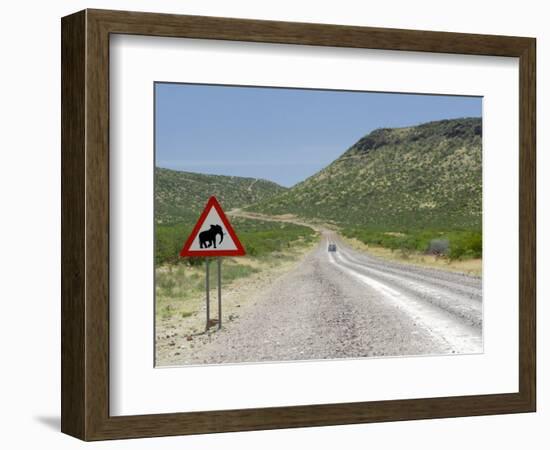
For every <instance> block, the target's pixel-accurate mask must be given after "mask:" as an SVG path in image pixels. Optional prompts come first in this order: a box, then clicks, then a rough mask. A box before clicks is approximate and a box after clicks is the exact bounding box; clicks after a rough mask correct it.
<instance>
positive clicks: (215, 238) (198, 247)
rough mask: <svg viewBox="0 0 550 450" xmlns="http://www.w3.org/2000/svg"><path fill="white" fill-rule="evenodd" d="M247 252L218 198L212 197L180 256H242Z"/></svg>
mask: <svg viewBox="0 0 550 450" xmlns="http://www.w3.org/2000/svg"><path fill="white" fill-rule="evenodd" d="M245 254H246V252H245V250H244V248H243V246H242V244H241V242H240V241H239V238H238V237H237V235H236V234H235V230H233V227H232V226H231V224H230V223H229V220H228V219H227V217H226V216H225V213H224V212H223V209H222V207H221V206H220V204H219V203H218V200H216V197H213V196H212V197H210V198H209V199H208V203H207V204H206V206H205V207H204V211H203V212H202V214H201V215H200V217H199V220H198V221H197V224H196V225H195V227H194V228H193V231H192V232H191V234H190V235H189V237H188V238H187V241H185V244H184V246H183V248H182V249H181V252H180V256H242V255H245Z"/></svg>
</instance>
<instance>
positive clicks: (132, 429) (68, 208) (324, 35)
mask: <svg viewBox="0 0 550 450" xmlns="http://www.w3.org/2000/svg"><path fill="white" fill-rule="evenodd" d="M61 25H62V26H61V29H62V132H61V135H62V345H61V351H62V380H61V382H62V404H61V407H62V416H61V429H62V431H63V432H64V433H67V434H70V435H72V436H75V437H78V438H80V439H84V440H101V439H118V438H137V437H149V436H168V435H185V434H198V433H216V432H228V431H245V430H262V429H276V428H291V427H310V426H324V425H339V424H351V423H368V422H382V421H397V420H411V419H427V418H442V417H458V416H475V415H485V414H504V413H517V412H530V411H535V405H536V395H535V393H536V390H535V387H536V330H535V323H536V321H535V318H536V316H535V314H536V313H535V297H536V292H535V281H536V272H535V270H536V258H535V255H536V254H535V243H536V236H535V232H536V203H535V187H536V180H535V169H536V163H535V138H536V134H535V131H536V130H535V109H536V108H535V73H536V71H535V46H536V41H535V39H533V38H524V37H505V36H489V35H473V34H459V33H446V32H432V31H412V30H399V29H382V28H364V27H355V26H338V25H321V24H310V23H287V22H273V21H256V20H241V19H228V18H216V17H200V16H180V15H170V14H153V13H137V12H122V11H104V10H85V11H81V12H78V13H75V14H73V15H70V16H67V17H64V18H63V19H62V24H61ZM117 33H120V34H135V35H145V36H164V37H182V38H201V39H220V40H231V41H249V42H260V43H285V44H305V45H312V46H333V47H353V48H367V49H383V50H402V51H416V52H433V53H454V54H466V55H487V56H509V57H517V58H519V72H520V73H519V79H520V87H519V92H520V101H519V105H518V107H519V109H518V111H519V118H520V121H519V123H520V130H519V132H520V134H519V136H520V140H519V150H520V151H519V161H520V192H519V198H520V202H519V225H520V226H519V245H520V253H519V267H518V270H519V281H520V282H519V355H518V357H519V391H518V392H515V393H506V394H492V395H473V396H460V397H442V398H441V397H438V398H419V399H407V400H389V401H374V402H354V403H343V404H322V405H304V406H289V407H272V408H259V409H243V410H224V411H204V412H186V413H173V414H153V415H140V416H110V415H109V36H110V35H111V34H117Z"/></svg>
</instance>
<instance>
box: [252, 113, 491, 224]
mask: <svg viewBox="0 0 550 450" xmlns="http://www.w3.org/2000/svg"><path fill="white" fill-rule="evenodd" d="M481 134H482V128H481V119H480V118H467V119H455V120H442V121H437V122H430V123H426V124H423V125H419V126H415V127H407V128H394V129H379V130H375V131H373V132H372V133H370V134H368V135H367V136H365V137H363V138H362V139H360V140H359V141H358V142H357V143H355V144H354V145H353V146H352V147H351V148H349V149H348V150H347V151H346V152H345V153H344V154H343V155H342V156H340V157H339V158H338V159H336V160H335V161H334V162H333V163H331V164H330V165H329V166H327V167H326V168H324V169H322V170H321V171H319V172H318V173H316V174H315V175H313V176H311V177H310V178H308V179H306V180H304V181H303V182H301V183H299V184H297V185H296V186H294V187H292V188H291V189H289V190H286V191H284V192H281V193H279V194H277V195H274V196H272V197H269V198H267V199H265V200H263V201H259V202H257V203H256V204H254V205H251V206H250V207H248V208H247V209H249V210H251V211H257V212H261V213H265V214H288V213H292V214H296V215H298V216H301V217H310V218H317V219H321V220H324V221H327V222H332V223H334V224H336V225H339V226H345V227H355V228H360V229H368V230H374V231H380V232H388V231H394V232H403V231H407V230H428V229H429V230H450V231H459V230H463V231H473V232H477V233H481V214H482V211H481V208H482V203H481V196H482V177H481V170H482V164H481V163H482V159H481V158H482V151H481Z"/></svg>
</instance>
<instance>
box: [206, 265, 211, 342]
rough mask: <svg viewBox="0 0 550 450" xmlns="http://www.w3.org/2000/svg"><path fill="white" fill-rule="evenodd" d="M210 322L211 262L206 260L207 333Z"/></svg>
mask: <svg viewBox="0 0 550 450" xmlns="http://www.w3.org/2000/svg"><path fill="white" fill-rule="evenodd" d="M209 322H210V260H209V259H208V258H206V331H208V325H209Z"/></svg>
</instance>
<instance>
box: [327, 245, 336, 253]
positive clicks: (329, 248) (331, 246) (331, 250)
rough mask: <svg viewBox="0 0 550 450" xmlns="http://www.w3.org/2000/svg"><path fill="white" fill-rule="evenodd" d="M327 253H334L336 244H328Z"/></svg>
mask: <svg viewBox="0 0 550 450" xmlns="http://www.w3.org/2000/svg"><path fill="white" fill-rule="evenodd" d="M328 251H329V252H335V251H336V244H328Z"/></svg>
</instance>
